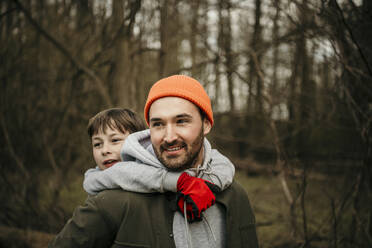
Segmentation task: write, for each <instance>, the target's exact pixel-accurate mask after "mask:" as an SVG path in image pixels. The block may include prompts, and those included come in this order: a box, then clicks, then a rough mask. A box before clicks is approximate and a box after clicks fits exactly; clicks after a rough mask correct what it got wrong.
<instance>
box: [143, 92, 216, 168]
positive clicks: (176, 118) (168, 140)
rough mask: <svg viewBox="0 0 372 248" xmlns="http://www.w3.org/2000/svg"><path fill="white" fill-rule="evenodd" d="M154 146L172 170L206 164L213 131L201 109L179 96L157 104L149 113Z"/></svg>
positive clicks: (156, 102) (161, 99)
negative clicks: (206, 146)
mask: <svg viewBox="0 0 372 248" xmlns="http://www.w3.org/2000/svg"><path fill="white" fill-rule="evenodd" d="M149 119H150V132H151V143H152V145H153V147H154V151H155V154H156V156H157V158H158V159H159V161H160V162H161V163H162V164H163V165H164V166H166V167H167V168H169V169H171V170H177V171H180V170H185V169H188V168H191V167H195V166H197V165H199V164H201V163H202V161H203V156H204V154H203V140H204V136H205V135H206V134H208V133H209V131H210V130H211V125H210V122H209V121H208V119H207V118H204V120H202V118H201V116H200V112H199V109H198V108H197V107H196V106H195V105H194V104H193V103H192V102H190V101H187V100H185V99H183V98H179V97H164V98H160V99H158V100H156V101H154V102H153V103H152V105H151V108H150V111H149Z"/></svg>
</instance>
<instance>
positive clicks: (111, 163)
mask: <svg viewBox="0 0 372 248" xmlns="http://www.w3.org/2000/svg"><path fill="white" fill-rule="evenodd" d="M117 162H119V161H118V160H115V159H109V160H105V161H103V165H104V166H105V167H106V168H109V167H111V166H113V165H114V164H116V163H117Z"/></svg>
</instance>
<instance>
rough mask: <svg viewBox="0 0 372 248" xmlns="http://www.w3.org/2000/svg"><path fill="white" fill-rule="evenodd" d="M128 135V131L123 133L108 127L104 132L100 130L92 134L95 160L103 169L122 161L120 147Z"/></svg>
mask: <svg viewBox="0 0 372 248" xmlns="http://www.w3.org/2000/svg"><path fill="white" fill-rule="evenodd" d="M128 135H129V132H128V131H126V132H125V133H122V132H120V131H119V130H117V129H111V128H110V127H107V128H106V130H105V131H104V132H102V131H99V132H98V133H97V134H95V135H93V136H92V146H93V157H94V161H96V164H97V166H98V167H99V168H100V169H101V170H104V169H107V168H109V167H111V166H113V165H114V164H116V163H117V162H120V161H121V158H120V149H121V146H122V145H123V143H124V140H125V139H126V138H127V137H128Z"/></svg>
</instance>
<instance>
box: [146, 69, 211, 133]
mask: <svg viewBox="0 0 372 248" xmlns="http://www.w3.org/2000/svg"><path fill="white" fill-rule="evenodd" d="M167 96H176V97H180V98H184V99H186V100H188V101H190V102H192V103H194V104H195V105H196V106H198V107H199V108H200V109H201V110H203V111H204V113H205V114H206V115H207V118H208V120H209V121H210V123H211V125H212V126H213V111H212V105H211V100H210V99H209V96H208V95H207V92H205V90H204V88H203V86H202V85H201V84H200V83H199V82H198V81H197V80H195V79H193V78H191V77H188V76H184V75H174V76H170V77H167V78H163V79H160V80H159V81H157V82H156V83H155V84H154V85H153V86H152V87H151V89H150V92H149V95H148V97H147V101H146V105H145V111H144V114H145V120H146V122H147V124H148V125H149V110H150V107H151V104H152V103H153V102H154V101H155V100H157V99H159V98H162V97H167Z"/></svg>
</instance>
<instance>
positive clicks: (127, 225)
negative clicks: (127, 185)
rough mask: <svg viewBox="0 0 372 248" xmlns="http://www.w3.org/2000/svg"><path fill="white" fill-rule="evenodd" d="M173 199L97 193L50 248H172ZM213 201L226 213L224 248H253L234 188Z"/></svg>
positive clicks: (245, 211)
mask: <svg viewBox="0 0 372 248" xmlns="http://www.w3.org/2000/svg"><path fill="white" fill-rule="evenodd" d="M174 196H175V195H174V194H173V193H163V194H161V193H151V194H139V193H133V192H128V191H124V190H121V189H115V190H105V191H102V192H101V193H99V194H98V195H95V196H92V197H88V199H87V200H86V202H85V205H84V206H80V207H78V208H76V209H75V211H74V214H73V216H72V218H71V219H70V220H69V221H68V222H67V223H66V225H65V227H64V228H63V229H62V231H61V232H60V233H59V234H58V235H57V236H56V237H55V239H54V240H53V241H51V243H50V244H49V247H69V248H72V247H100V248H104V247H113V248H114V247H137V248H138V247H156V248H164V247H175V243H174V239H173V234H172V222H173V216H174V211H175V209H174V206H176V204H175V200H174V199H175V197H174ZM216 198H217V199H216V201H217V203H220V204H222V206H224V207H225V209H226V218H227V219H226V224H227V226H226V244H227V247H233V248H239V247H247V248H256V247H258V241H257V236H256V227H255V217H254V214H253V211H252V208H251V206H250V203H249V200H248V197H247V196H246V193H245V191H244V189H243V188H242V187H241V186H240V185H239V184H238V183H236V182H233V183H232V185H231V186H230V187H229V188H227V189H226V190H224V191H223V192H221V193H219V194H218V195H217V197H216Z"/></svg>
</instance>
